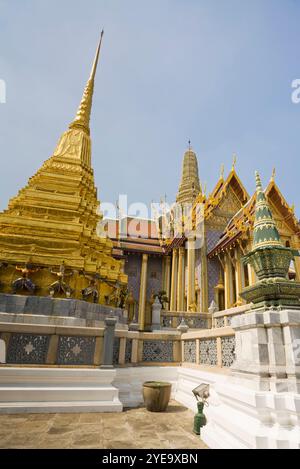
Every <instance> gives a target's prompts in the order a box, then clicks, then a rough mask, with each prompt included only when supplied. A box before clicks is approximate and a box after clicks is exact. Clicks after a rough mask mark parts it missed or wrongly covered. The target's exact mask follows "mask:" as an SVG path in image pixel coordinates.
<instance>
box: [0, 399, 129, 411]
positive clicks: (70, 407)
mask: <svg viewBox="0 0 300 469" xmlns="http://www.w3.org/2000/svg"><path fill="white" fill-rule="evenodd" d="M122 410H123V406H122V404H121V403H120V401H119V399H115V400H107V401H72V402H70V401H61V402H0V413H1V414H21V413H22V414H23V413H28V414H30V413H33V414H38V413H39V414H40V413H42V414H44V413H47V414H56V413H70V414H73V413H80V412H86V413H89V412H91V413H92V412H93V413H95V412H122Z"/></svg>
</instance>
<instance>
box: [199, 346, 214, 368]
mask: <svg viewBox="0 0 300 469" xmlns="http://www.w3.org/2000/svg"><path fill="white" fill-rule="evenodd" d="M200 363H201V364H202V365H212V366H216V365H217V363H218V361H217V340H216V339H205V340H200Z"/></svg>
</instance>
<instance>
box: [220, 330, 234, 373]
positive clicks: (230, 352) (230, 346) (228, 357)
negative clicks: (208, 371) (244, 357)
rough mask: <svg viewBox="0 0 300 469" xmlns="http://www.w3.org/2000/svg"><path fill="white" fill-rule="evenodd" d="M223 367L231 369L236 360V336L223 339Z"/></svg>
mask: <svg viewBox="0 0 300 469" xmlns="http://www.w3.org/2000/svg"><path fill="white" fill-rule="evenodd" d="M221 343H222V366H225V367H230V366H231V365H232V364H233V362H234V360H235V336H231V337H222V338H221Z"/></svg>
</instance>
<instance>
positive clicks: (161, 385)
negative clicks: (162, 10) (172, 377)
mask: <svg viewBox="0 0 300 469" xmlns="http://www.w3.org/2000/svg"><path fill="white" fill-rule="evenodd" d="M171 390H172V385H171V383H166V382H164V381H146V382H145V383H144V384H143V397H144V403H145V406H146V409H147V410H149V411H150V412H165V411H166V410H167V407H168V404H169V401H170V397H171Z"/></svg>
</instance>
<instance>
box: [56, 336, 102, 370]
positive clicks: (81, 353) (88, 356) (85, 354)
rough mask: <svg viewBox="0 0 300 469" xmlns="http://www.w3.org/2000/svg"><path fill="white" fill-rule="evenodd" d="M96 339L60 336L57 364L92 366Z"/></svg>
mask: <svg viewBox="0 0 300 469" xmlns="http://www.w3.org/2000/svg"><path fill="white" fill-rule="evenodd" d="M95 343H96V338H95V337H77V336H60V337H59V342H58V352H57V363H58V364H59V365H92V364H93V363H94V352H95Z"/></svg>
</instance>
